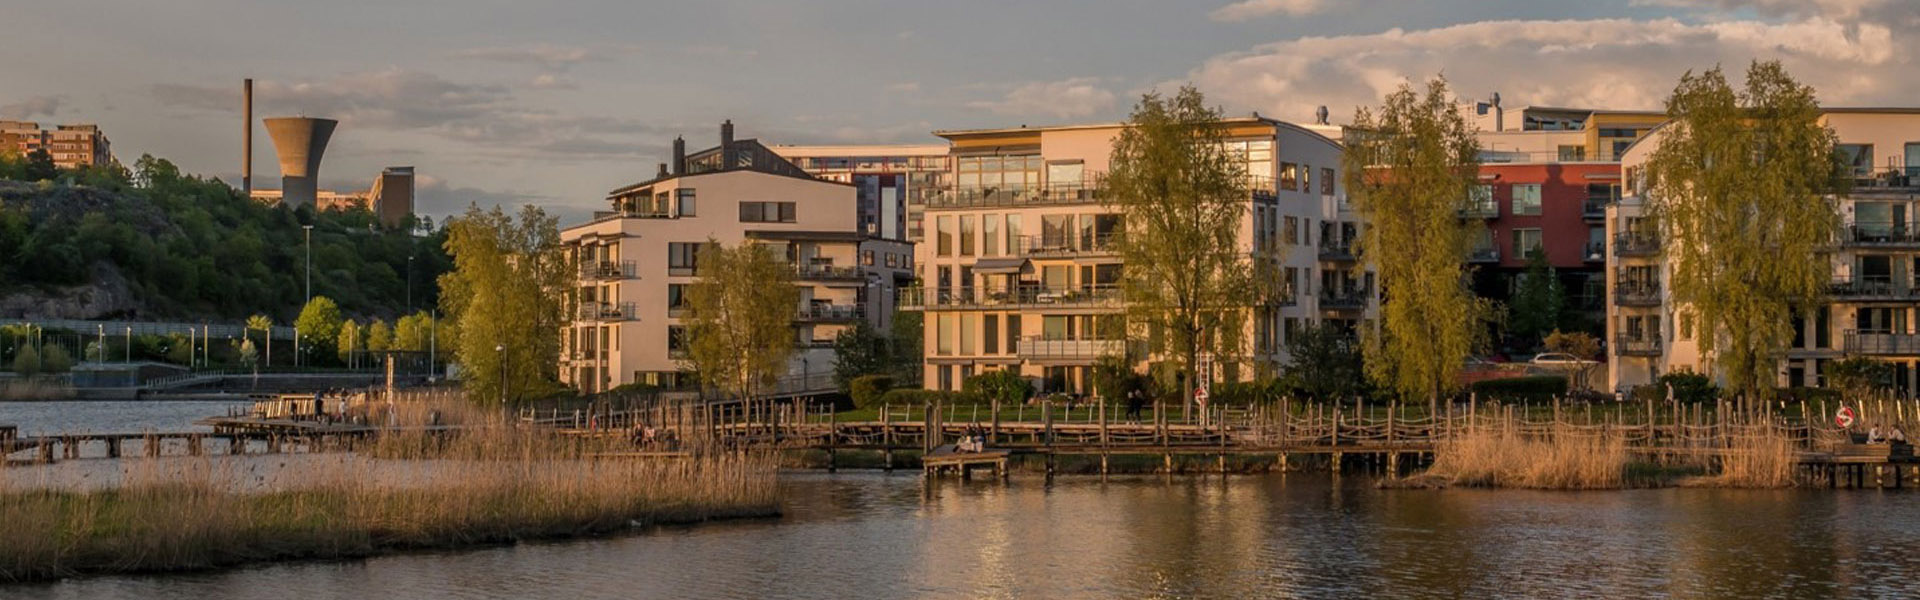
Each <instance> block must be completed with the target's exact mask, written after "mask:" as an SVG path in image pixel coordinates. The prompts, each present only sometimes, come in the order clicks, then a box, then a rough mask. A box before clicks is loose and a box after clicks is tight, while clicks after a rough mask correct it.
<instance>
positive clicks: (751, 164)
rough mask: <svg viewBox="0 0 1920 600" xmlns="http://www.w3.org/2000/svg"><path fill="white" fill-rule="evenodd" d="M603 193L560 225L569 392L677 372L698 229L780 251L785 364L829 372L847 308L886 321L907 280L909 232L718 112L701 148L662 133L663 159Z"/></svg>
mask: <svg viewBox="0 0 1920 600" xmlns="http://www.w3.org/2000/svg"><path fill="white" fill-rule="evenodd" d="M607 201H608V203H609V205H610V208H611V210H609V211H605V212H601V213H597V214H596V216H595V218H594V219H593V220H592V221H589V222H587V223H583V224H580V225H575V226H572V227H568V228H567V229H566V230H564V231H562V232H561V234H560V236H561V241H562V243H563V244H564V245H565V247H566V250H567V252H569V253H570V254H571V256H572V257H573V258H574V259H576V261H577V262H578V264H579V265H580V277H579V280H578V282H577V285H576V286H575V288H574V290H573V293H572V294H571V295H570V296H571V298H570V307H569V308H570V310H572V311H573V316H574V319H573V321H572V323H570V324H569V325H568V326H567V328H566V330H565V331H564V332H563V334H562V339H561V342H562V348H563V351H562V355H561V363H562V364H561V369H560V372H561V377H562V380H563V381H565V382H566V383H568V384H569V385H572V386H574V387H575V388H577V389H579V390H580V391H582V392H587V393H593V392H601V391H605V390H608V389H611V388H613V387H616V386H620V385H624V384H629V383H643V384H649V385H658V386H676V385H681V384H684V383H687V380H686V379H685V377H686V375H685V373H686V372H687V371H688V370H689V367H688V365H687V364H686V361H685V350H686V328H685V325H684V324H683V323H682V322H681V320H680V317H681V314H682V311H683V310H684V308H685V306H686V304H685V302H686V298H687V296H686V291H687V289H688V287H689V286H690V285H692V284H693V283H694V281H695V279H696V277H698V276H699V274H700V269H699V265H698V264H697V256H698V250H699V247H700V245H701V244H704V243H706V242H707V241H708V240H714V241H718V242H720V243H723V244H727V245H738V244H742V243H753V244H760V245H764V246H768V247H770V248H771V249H772V251H774V252H777V253H779V254H781V255H783V256H785V257H786V258H787V260H789V261H790V262H791V263H792V264H793V268H794V272H795V278H796V283H797V285H799V286H800V291H801V300H800V303H799V305H797V306H795V307H794V335H795V336H796V340H797V342H798V344H799V346H800V348H801V350H800V352H798V353H796V355H795V356H794V358H793V359H792V361H791V364H790V368H789V372H790V375H793V376H807V375H819V374H824V373H827V372H830V371H831V369H832V368H833V353H832V349H831V344H832V342H833V338H834V336H835V335H837V334H839V332H841V331H843V330H845V329H846V328H848V327H851V326H853V325H854V323H855V322H857V321H860V320H866V321H868V322H870V323H872V324H874V325H876V326H880V327H886V326H888V325H889V321H890V320H891V318H892V310H893V306H894V304H895V297H894V296H895V294H896V293H897V290H898V289H900V288H901V287H903V286H906V285H907V284H908V283H909V282H910V280H911V276H912V270H911V269H912V248H911V246H910V245H909V244H907V243H906V242H903V241H899V240H889V239H882V238H878V237H874V236H871V235H868V234H867V233H865V232H864V231H863V230H862V228H861V226H860V219H859V217H860V212H859V210H858V199H857V193H856V188H855V186H853V185H851V184H848V183H840V182H833V181H826V180H822V179H817V178H815V177H813V176H812V175H811V174H809V173H807V172H806V171H805V170H803V169H801V168H799V167H797V166H795V165H793V164H792V163H790V162H788V161H786V160H785V159H782V158H781V157H780V156H779V155H777V154H776V153H774V152H773V151H772V150H771V149H770V148H768V147H767V146H764V145H762V144H760V143H759V142H758V141H756V140H752V139H741V140H736V139H734V138H733V124H732V123H731V122H728V123H725V124H723V125H721V135H720V144H719V145H718V146H715V147H713V148H710V149H707V150H702V151H698V152H694V153H688V152H686V143H685V141H684V140H680V139H676V140H674V143H673V159H672V163H671V164H670V165H669V164H662V165H660V169H659V172H658V174H657V175H656V176H655V177H654V178H652V179H648V180H646V181H642V182H639V183H635V184H632V185H628V186H623V187H621V188H619V189H615V190H613V191H612V192H610V193H608V195H607Z"/></svg>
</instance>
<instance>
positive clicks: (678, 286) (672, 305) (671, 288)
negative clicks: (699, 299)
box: [667, 283, 687, 312]
mask: <svg viewBox="0 0 1920 600" xmlns="http://www.w3.org/2000/svg"><path fill="white" fill-rule="evenodd" d="M686 307H687V284H684V283H669V284H667V310H668V311H669V312H671V311H675V310H679V309H683V308H686Z"/></svg>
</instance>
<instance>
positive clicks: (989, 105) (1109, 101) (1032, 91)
mask: <svg viewBox="0 0 1920 600" xmlns="http://www.w3.org/2000/svg"><path fill="white" fill-rule="evenodd" d="M1099 83H1100V80H1099V79H1096V78H1093V77H1075V78H1072V79H1065V80H1061V81H1036V82H1030V83H1025V84H1021V85H1020V86H1019V87H1015V88H1013V90H1011V91H1009V92H1007V94H1006V96H1005V97H1003V98H1001V99H999V100H976V101H973V102H968V103H967V106H969V107H972V108H978V109H984V110H988V111H992V112H994V113H995V114H1002V115H1013V116H1021V115H1041V116H1048V117H1054V118H1059V119H1077V118H1083V117H1089V116H1093V115H1095V114H1099V113H1101V112H1105V111H1107V110H1110V109H1112V108H1113V106H1114V94H1113V92H1112V91H1109V90H1107V89H1106V88H1102V87H1100V86H1099Z"/></svg>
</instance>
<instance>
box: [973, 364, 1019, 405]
mask: <svg viewBox="0 0 1920 600" xmlns="http://www.w3.org/2000/svg"><path fill="white" fill-rule="evenodd" d="M960 385H961V389H963V390H965V391H966V393H968V394H972V395H974V396H976V397H978V399H979V400H980V401H986V402H991V401H994V400H999V401H1000V403H1001V404H1017V403H1020V402H1025V401H1026V400H1027V396H1030V395H1032V394H1033V382H1030V381H1027V378H1025V377H1021V376H1020V374H1019V373H1016V372H1013V371H1004V370H1003V371H992V372H988V373H981V374H979V375H975V376H972V377H968V378H967V380H966V381H963V382H961V384H960Z"/></svg>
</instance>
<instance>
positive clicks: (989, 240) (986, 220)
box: [980, 215, 1000, 256]
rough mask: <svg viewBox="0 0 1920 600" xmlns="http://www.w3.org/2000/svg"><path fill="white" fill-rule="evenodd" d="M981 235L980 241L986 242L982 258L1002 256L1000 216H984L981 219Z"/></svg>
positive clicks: (982, 250) (981, 252)
mask: <svg viewBox="0 0 1920 600" xmlns="http://www.w3.org/2000/svg"><path fill="white" fill-rule="evenodd" d="M980 235H981V240H980V241H982V242H984V246H985V247H984V248H981V251H980V255H981V256H999V255H1000V215H984V216H982V217H980Z"/></svg>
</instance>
